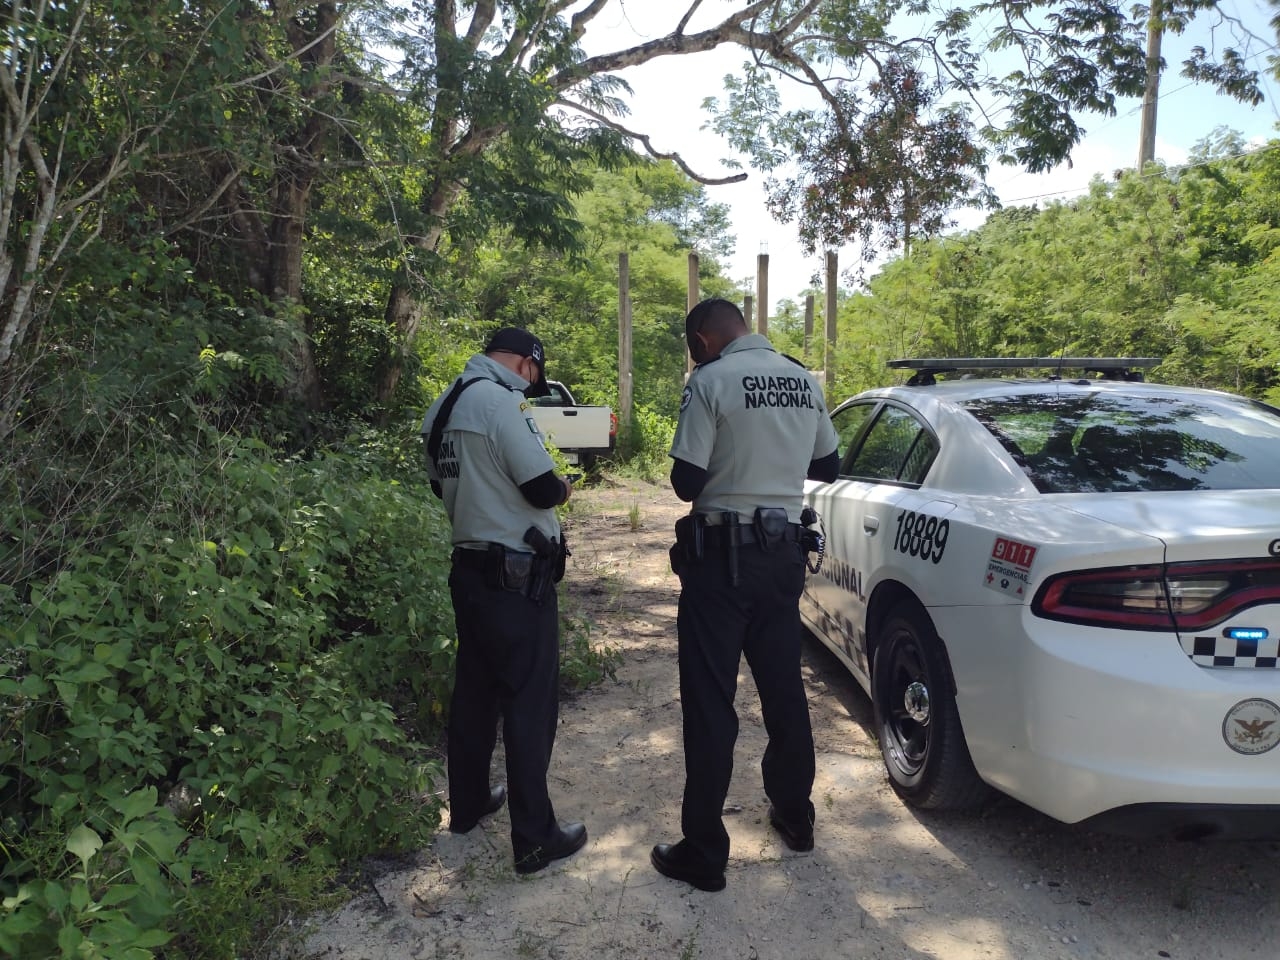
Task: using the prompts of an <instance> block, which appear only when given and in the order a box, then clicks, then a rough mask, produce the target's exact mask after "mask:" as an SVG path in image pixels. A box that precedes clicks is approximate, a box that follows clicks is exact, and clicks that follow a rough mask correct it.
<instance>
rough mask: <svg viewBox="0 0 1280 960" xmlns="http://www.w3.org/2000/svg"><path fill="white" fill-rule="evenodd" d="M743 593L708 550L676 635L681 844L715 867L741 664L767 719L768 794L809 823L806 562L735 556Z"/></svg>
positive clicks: (687, 581) (723, 851) (794, 554)
mask: <svg viewBox="0 0 1280 960" xmlns="http://www.w3.org/2000/svg"><path fill="white" fill-rule="evenodd" d="M738 569H739V584H738V586H737V587H732V586H730V581H729V573H728V565H727V563H726V560H725V557H724V554H723V550H721V549H717V548H714V547H712V546H711V545H710V544H708V547H707V552H706V555H705V556H704V557H703V559H702V560H701V561H700V562H690V563H688V564H686V565H685V566H684V567H683V568H682V569H681V571H680V588H681V589H680V605H679V612H678V614H677V620H676V624H677V631H678V633H679V648H680V704H681V709H682V711H683V715H684V763H685V788H684V804H683V806H682V808H681V828H682V830H683V832H684V838H685V841H686V842H687V843H688V845H689V846H690V847H691V848H692V850H693V852H695V853H696V854H698V855H699V856H700V857H701V858H702V859H703V860H704V861H705V862H706V863H707V864H708V865H709V866H711V867H715V868H721V869H723V867H724V866H725V864H727V863H728V860H729V834H728V832H727V831H726V830H725V828H724V820H723V818H722V811H723V809H724V802H725V798H726V796H727V795H728V793H729V781H730V778H731V777H732V775H733V748H734V743H735V742H736V740H737V738H738V715H737V713H736V711H735V710H734V706H733V701H734V697H735V695H736V693H737V686H738V664H739V661H740V659H741V656H742V655H743V654H745V655H746V658H747V664H748V665H749V666H750V668H751V675H752V677H754V679H755V683H756V689H757V690H758V691H759V693H760V706H761V709H762V711H763V713H764V725H765V731H766V733H767V734H768V736H769V744H768V746H767V747H766V748H765V752H764V759H763V761H762V762H761V766H760V769H761V773H762V774H763V777H764V790H765V793H766V794H767V795H768V797H769V800H770V801H771V802H772V803H773V806H774V808H775V810H776V811H777V813H778V815H779V816H780V817H782V819H784V820H786V821H787V822H789V823H806V822H812V820H813V814H814V809H813V804H812V802H811V801H810V799H809V795H810V792H811V791H812V789H813V776H814V755H813V730H812V728H811V727H810V725H809V704H808V700H807V699H806V698H805V691H804V681H803V680H802V679H801V676H800V607H799V602H800V593H801V591H802V590H803V589H804V554H803V553H802V552H801V550H800V548H799V546H798V545H796V544H794V543H780V544H778V545H777V546H775V547H774V549H773V550H772V551H771V552H768V553H765V552H763V551H762V550H761V549H760V548H759V546H757V545H756V544H745V545H743V546H741V547H740V548H739V549H738Z"/></svg>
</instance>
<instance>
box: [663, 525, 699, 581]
mask: <svg viewBox="0 0 1280 960" xmlns="http://www.w3.org/2000/svg"><path fill="white" fill-rule="evenodd" d="M706 527H707V519H706V517H704V516H703V515H702V514H700V513H690V514H686V515H685V516H683V517H681V518H680V519H679V520H677V521H676V542H675V543H673V544H672V545H671V550H670V551H669V556H670V557H671V572H672V573H674V574H676V576H679V575H680V571H681V570H683V569H684V568H685V567H686V566H687V565H688V564H691V563H701V562H702V555H703V553H704V551H705V543H704V541H705V534H704V531H705V530H706Z"/></svg>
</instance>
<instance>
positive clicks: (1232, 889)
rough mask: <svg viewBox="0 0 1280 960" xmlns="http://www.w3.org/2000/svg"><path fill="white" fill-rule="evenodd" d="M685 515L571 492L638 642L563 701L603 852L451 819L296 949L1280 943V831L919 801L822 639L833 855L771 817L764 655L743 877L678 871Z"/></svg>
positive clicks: (809, 655)
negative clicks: (1158, 827) (531, 842)
mask: <svg viewBox="0 0 1280 960" xmlns="http://www.w3.org/2000/svg"><path fill="white" fill-rule="evenodd" d="M682 512H684V506H683V505H682V504H680V503H679V502H678V501H677V500H676V499H675V497H674V495H673V494H671V492H670V491H669V490H668V489H666V488H664V487H657V486H650V485H645V484H638V483H629V484H609V483H603V484H601V485H600V486H598V487H595V488H591V489H587V490H583V491H580V492H579V494H578V495H577V496H576V498H575V501H574V504H573V509H572V512H571V515H570V521H569V530H570V544H571V546H572V547H573V549H574V556H573V558H572V559H571V561H570V569H569V573H568V576H567V577H566V580H565V582H564V584H562V601H561V602H562V609H563V610H564V611H565V612H566V613H567V614H569V615H570V616H571V617H574V618H576V619H577V620H578V621H579V622H581V621H583V620H588V621H590V622H592V624H593V626H592V628H591V629H592V637H593V638H594V639H595V640H596V641H597V642H603V643H607V644H610V645H612V646H614V647H616V648H618V649H619V650H620V651H621V652H622V654H623V656H624V658H625V660H624V662H623V664H622V666H621V668H620V669H619V670H618V673H617V682H616V683H614V682H608V681H607V682H606V683H605V684H604V685H603V686H600V687H597V688H595V689H592V690H590V691H588V692H586V693H583V694H578V695H575V696H572V697H569V698H566V699H564V700H563V701H562V704H561V727H560V733H559V736H558V739H557V741H556V753H555V758H554V760H553V763H552V771H551V792H552V798H553V800H554V802H555V804H556V809H557V813H558V814H559V815H560V817H561V819H562V820H571V819H581V820H583V821H584V822H585V823H586V824H587V829H588V832H589V834H590V840H589V842H588V844H587V846H586V848H585V849H584V850H583V851H582V852H581V853H579V854H578V855H576V856H574V857H572V858H570V859H568V860H564V861H560V862H558V863H557V864H555V865H553V866H552V867H550V868H548V869H547V870H545V871H543V872H541V873H539V874H535V875H533V876H531V877H520V876H517V874H516V873H515V871H514V870H513V869H512V860H511V847H510V842H509V838H508V828H509V822H508V820H507V816H506V811H505V809H504V810H502V811H500V812H499V813H498V814H496V815H495V816H494V817H493V818H492V819H490V820H488V821H486V822H485V823H484V824H483V825H482V826H481V827H479V828H477V829H475V830H473V831H472V832H471V833H470V834H468V835H465V836H455V835H453V834H450V833H449V832H448V831H447V830H445V829H444V827H443V826H442V828H441V831H440V833H439V834H438V835H437V837H436V839H435V841H434V842H433V843H432V844H431V846H430V847H428V848H427V849H425V850H422V851H421V852H420V853H419V854H418V855H416V856H414V857H411V858H407V859H405V860H402V861H400V862H398V863H394V864H372V865H371V870H370V874H369V875H370V877H371V880H370V890H369V892H368V893H367V894H366V895H365V896H362V897H360V898H358V899H356V900H354V901H353V902H351V903H349V904H348V905H346V906H345V907H344V908H342V909H341V910H340V911H338V912H337V913H335V914H333V915H331V916H325V917H319V918H316V920H315V931H314V933H313V934H312V935H311V936H310V937H309V939H308V940H307V941H306V942H305V945H304V946H303V947H302V948H300V949H299V951H298V952H297V953H296V954H295V955H296V956H297V957H299V958H301V957H305V958H308V960H313V958H314V960H320V958H349V960H419V958H435V957H457V958H467V960H489V958H495V960H496V958H512V957H527V958H557V960H588V958H592V960H594V958H613V957H618V958H637V960H638V958H651V957H662V958H668V957H670V958H680V960H686V958H694V957H705V958H743V960H802V958H820V957H821V958H826V957H842V958H852V960H861V958H867V960H870V958H877V960H878V958H892V960H918V958H935V960H977V958H987V960H1014V958H1019V960H1024V958H1025V960H1039V958H1046V960H1055V958H1064V960H1065V958H1086V957H1087V958H1106V960H1128V958H1135V960H1136V958H1148V957H1151V958H1155V957H1168V958H1180V960H1212V958H1223V960H1246V958H1254V957H1257V958H1266V960H1275V958H1277V957H1280V843H1271V842H1267V843H1259V842H1234V843H1231V842H1210V843H1204V844H1197V843H1179V842H1175V841H1134V840H1129V839H1124V838H1117V837H1111V836H1105V835H1100V834H1093V833H1089V832H1086V831H1083V830H1080V829H1079V828H1073V827H1068V826H1065V825H1062V824H1059V823H1057V822H1056V821H1053V820H1050V819H1048V818H1046V817H1044V816H1042V815H1040V814H1038V813H1036V812H1034V811H1032V810H1030V809H1028V808H1026V807H1024V806H1022V805H1020V804H1017V803H1015V802H1013V801H1011V800H1000V801H997V802H995V803H993V804H992V805H991V806H990V807H989V808H988V809H987V810H985V811H984V812H983V813H982V814H981V815H979V816H946V815H938V814H927V813H918V812H913V811H912V810H910V809H908V808H907V807H905V806H904V805H903V804H902V803H901V802H900V801H899V800H898V799H897V798H896V797H895V795H894V794H893V792H892V791H891V790H890V789H889V786H888V782H887V778H886V775H885V773H884V770H883V767H882V766H881V762H880V757H879V753H878V750H877V748H876V744H875V740H874V738H873V737H872V735H871V732H870V731H871V706H870V702H869V700H868V699H867V698H866V697H865V696H864V695H863V693H862V691H861V689H860V688H859V687H858V686H857V685H856V683H855V682H854V681H853V680H852V679H851V678H850V677H849V675H848V674H847V673H846V672H845V671H844V670H843V668H842V667H841V665H840V664H839V662H838V661H837V660H835V658H834V657H832V656H831V655H830V654H828V653H827V652H826V651H825V649H823V648H822V647H821V646H819V645H818V643H817V642H816V641H813V640H812V639H811V638H810V639H809V640H808V641H807V642H806V647H805V664H804V672H805V679H806V683H807V686H808V690H809V701H810V711H811V714H812V717H813V725H814V734H815V739H816V741H817V754H818V755H817V771H818V772H817V782H816V784H815V788H814V797H813V799H814V803H815V804H816V806H817V809H818V822H817V828H816V849H815V850H814V851H813V852H812V853H807V854H797V853H792V852H791V851H789V850H787V849H786V847H784V846H783V845H782V843H781V841H780V840H779V839H778V837H777V836H776V835H775V834H774V833H773V831H772V830H771V829H770V828H769V825H768V822H767V820H766V812H767V810H768V801H767V799H766V798H765V796H764V792H763V789H762V787H761V783H760V772H759V763H760V757H761V755H762V752H763V749H764V728H763V725H762V723H761V718H760V710H759V701H758V699H757V697H756V693H755V688H754V685H753V683H752V681H751V679H750V675H749V673H748V672H746V670H745V664H744V668H743V673H742V675H741V677H740V681H739V695H738V704H739V716H740V720H741V733H740V735H739V739H738V746H737V753H736V764H735V771H734V779H733V784H732V787H731V789H730V793H729V798H728V803H727V806H726V825H727V827H728V829H729V833H730V836H731V840H732V851H731V854H730V862H729V868H728V872H727V877H728V888H727V889H726V890H725V891H723V892H721V893H703V892H700V891H697V890H694V889H693V888H691V887H689V886H687V885H685V884H680V883H676V882H674V881H671V880H668V879H666V878H664V877H662V876H660V875H659V874H658V873H656V872H655V871H654V870H653V868H652V867H651V866H650V864H649V850H650V848H651V847H652V845H653V844H654V843H657V842H672V841H675V840H677V839H678V838H679V820H680V795H681V791H682V789H683V762H684V761H683V754H682V750H681V742H680V702H679V693H678V688H677V678H676V644H675V615H676V596H677V591H678V587H679V584H678V581H677V580H676V578H675V577H674V576H673V575H672V574H671V572H670V570H669V568H668V566H667V555H666V551H667V547H668V546H669V545H670V543H671V537H672V534H671V528H672V524H673V523H674V521H675V518H676V517H677V516H679V515H680V514H681V513H682ZM501 749H502V748H501V745H499V750H498V755H497V756H496V757H495V759H494V769H495V773H494V780H495V782H500V781H501V780H502V779H503V775H502V769H503V767H502V755H501ZM1277 762H1280V757H1278V758H1277ZM1277 801H1278V802H1280V797H1278V798H1277Z"/></svg>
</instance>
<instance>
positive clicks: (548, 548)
mask: <svg viewBox="0 0 1280 960" xmlns="http://www.w3.org/2000/svg"><path fill="white" fill-rule="evenodd" d="M562 536H563V535H562ZM524 542H525V543H527V544H528V545H529V546H531V547H533V572H532V575H531V576H530V577H529V587H528V589H527V590H526V591H525V596H526V597H528V598H529V599H530V600H532V601H533V602H534V603H542V601H543V600H545V599H546V598H547V594H548V593H549V592H550V591H551V587H552V585H553V584H555V583H557V582H558V581H559V580H560V578H561V577H563V576H564V558H565V556H566V555H567V554H568V552H569V551H568V548H567V547H565V546H564V544H563V542H562V541H558V540H552V539H548V538H547V535H546V534H545V533H543V532H542V531H541V530H539V529H538V528H537V527H534V526H531V527H529V529H528V530H526V531H525V532H524Z"/></svg>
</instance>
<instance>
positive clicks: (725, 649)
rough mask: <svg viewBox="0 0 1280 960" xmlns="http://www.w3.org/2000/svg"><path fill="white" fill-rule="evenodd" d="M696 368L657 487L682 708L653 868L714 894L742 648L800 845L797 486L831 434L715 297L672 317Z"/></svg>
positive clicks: (809, 395)
mask: <svg viewBox="0 0 1280 960" xmlns="http://www.w3.org/2000/svg"><path fill="white" fill-rule="evenodd" d="M685 336H686V339H687V340H688V344H689V352H690V354H691V355H692V357H693V359H694V360H695V361H696V362H697V363H698V366H697V367H696V368H695V369H694V371H693V373H692V374H691V375H690V377H689V382H688V385H687V386H686V387H685V390H684V395H683V397H682V398H681V401H680V420H679V423H678V424H677V426H676V433H675V439H674V441H673V442H672V446H671V457H672V458H673V460H674V464H673V466H672V469H671V485H672V487H673V488H674V490H675V492H676V495H677V496H678V497H679V498H680V499H681V500H685V501H692V503H693V509H692V512H691V513H690V514H689V515H688V516H687V517H683V518H681V520H680V521H679V522H678V523H677V524H676V545H675V546H674V547H672V551H671V557H672V566H673V567H674V568H676V572H677V573H678V574H679V576H680V588H681V589H680V603H679V608H678V612H677V620H676V625H677V633H678V634H679V663H680V704H681V710H682V713H683V726H684V752H685V788H684V801H683V804H682V806H681V819H680V822H681V829H682V832H683V833H684V838H683V839H682V840H681V841H680V842H679V843H676V844H665V843H660V844H658V845H657V846H655V847H654V848H653V852H652V854H651V856H650V859H651V860H652V862H653V865H654V867H655V868H656V869H657V870H658V872H659V873H662V874H664V875H665V876H668V877H671V878H672V879H675V880H681V881H684V882H686V883H690V884H692V885H693V886H695V887H697V888H698V889H700V890H711V891H715V890H723V889H724V886H725V876H724V871H725V866H726V864H727V863H728V861H729V834H728V832H727V831H726V830H725V828H724V821H723V819H722V816H721V813H722V810H723V808H724V802H725V797H726V796H727V794H728V792H729V780H730V776H731V774H732V772H733V748H734V742H735V741H736V740H737V736H738V716H737V713H736V712H735V711H734V707H733V701H734V696H735V694H736V691H737V683H738V663H739V660H740V658H741V657H742V655H744V654H745V655H746V658H747V663H748V665H749V666H750V667H751V674H752V676H753V677H754V678H755V682H756V688H757V689H758V690H759V692H760V705H761V709H762V711H763V713H764V723H765V729H766V730H767V732H768V735H769V744H768V746H767V747H766V748H765V752H764V760H763V762H762V764H761V772H762V773H763V776H764V789H765V793H766V795H767V796H768V797H769V800H770V803H771V806H770V807H769V822H770V824H772V826H773V828H774V829H775V830H777V831H778V833H779V834H780V835H781V837H782V840H783V842H784V843H786V845H787V846H788V847H790V848H791V849H792V850H812V849H813V822H814V807H813V803H812V801H811V800H810V792H811V791H812V789H813V777H814V751H813V732H812V729H811V727H810V725H809V705H808V702H807V700H806V699H805V692H804V683H803V680H802V679H801V675H800V611H799V601H800V593H801V591H802V589H803V588H804V571H805V531H804V528H803V527H801V525H800V524H799V523H798V522H797V521H798V520H799V519H800V516H801V509H802V505H803V493H804V480H805V477H806V476H807V477H810V478H812V479H815V480H824V481H831V480H835V479H836V475H837V471H838V467H839V462H838V456H837V454H836V446H837V442H838V441H837V437H836V432H835V428H834V427H833V426H832V425H831V418H830V417H829V416H828V415H827V410H826V406H825V404H824V403H823V399H822V391H821V389H820V387H819V386H818V383H817V381H816V380H815V379H814V377H813V376H812V375H810V374H809V372H808V371H807V370H805V369H804V368H803V367H802V366H800V365H799V364H798V362H797V361H794V360H791V359H789V358H787V357H784V356H782V355H780V354H778V353H777V352H776V351H775V350H774V349H773V347H772V346H771V345H770V343H769V341H768V340H767V339H766V338H765V337H763V336H760V335H758V334H753V333H751V332H750V331H749V330H748V329H747V325H746V321H745V320H744V319H743V316H742V311H740V310H739V309H738V308H737V306H735V305H734V304H732V303H730V302H729V301H727V300H719V299H714V300H704V301H703V302H701V303H699V304H698V305H697V306H695V307H694V308H693V309H692V310H691V311H690V312H689V315H688V317H687V318H686V320H685Z"/></svg>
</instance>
